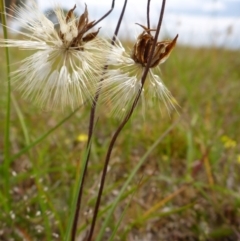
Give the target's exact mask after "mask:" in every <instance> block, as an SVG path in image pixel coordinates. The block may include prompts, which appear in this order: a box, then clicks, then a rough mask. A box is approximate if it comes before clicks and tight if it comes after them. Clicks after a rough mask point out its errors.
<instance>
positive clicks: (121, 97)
mask: <svg viewBox="0 0 240 241" xmlns="http://www.w3.org/2000/svg"><path fill="white" fill-rule="evenodd" d="M142 27H143V26H142ZM143 28H144V31H143V33H142V34H140V35H139V36H138V38H137V41H136V43H135V45H134V47H133V50H132V51H131V52H126V51H125V49H124V48H123V46H122V45H121V43H120V42H119V41H118V42H117V43H116V45H115V46H113V47H112V50H111V54H110V55H109V56H108V61H107V64H108V66H109V71H108V72H106V76H105V78H104V80H103V81H102V82H101V83H100V88H101V91H102V98H101V101H102V102H103V103H104V104H105V105H108V106H109V108H111V110H112V113H113V115H116V116H120V117H121V116H122V115H123V114H124V113H126V111H127V110H129V108H130V107H131V106H132V104H133V102H134V100H135V98H136V96H137V94H138V92H139V90H140V89H141V86H142V84H141V78H142V75H143V72H144V70H145V68H146V64H147V61H148V58H149V55H150V51H151V49H152V46H153V41H154V38H153V36H152V35H151V34H150V33H149V31H147V29H146V28H145V27H143ZM176 40H177V36H176V38H175V39H173V40H172V41H162V42H158V43H157V44H156V47H155V50H154V55H153V58H152V61H151V64H150V69H149V72H148V75H147V78H146V81H145V84H144V88H143V90H142V93H141V99H140V100H141V102H142V107H143V110H144V108H145V104H147V106H152V103H153V101H154V100H161V101H162V102H163V103H164V104H165V106H166V107H167V110H168V111H170V109H172V108H174V106H175V105H176V104H177V102H176V100H175V99H174V98H173V96H172V95H171V93H170V91H169V90H168V89H167V88H166V86H165V85H164V84H163V82H162V80H161V78H160V76H159V74H160V68H159V65H160V64H162V63H163V62H165V60H166V59H167V58H168V56H169V54H170V52H171V50H172V49H173V47H174V46H175V44H176Z"/></svg>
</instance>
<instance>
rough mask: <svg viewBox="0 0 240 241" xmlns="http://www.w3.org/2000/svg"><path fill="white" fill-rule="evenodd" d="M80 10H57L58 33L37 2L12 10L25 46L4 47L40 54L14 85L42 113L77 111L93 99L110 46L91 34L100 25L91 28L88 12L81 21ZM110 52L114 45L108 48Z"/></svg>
mask: <svg viewBox="0 0 240 241" xmlns="http://www.w3.org/2000/svg"><path fill="white" fill-rule="evenodd" d="M75 8H76V5H75V6H74V7H73V8H72V9H70V11H68V13H67V14H66V15H65V14H64V12H63V11H62V10H61V9H60V8H59V7H58V6H57V7H56V9H55V10H54V11H55V14H56V16H57V19H58V22H59V30H57V29H55V27H54V24H53V23H52V22H51V21H50V20H49V19H48V18H47V17H46V16H45V15H44V14H43V13H41V11H40V10H39V9H38V6H37V5H36V3H35V2H34V1H31V5H25V4H24V5H23V6H22V7H15V8H14V9H13V12H14V16H11V17H12V18H15V19H16V20H17V21H18V23H19V24H20V26H21V28H22V29H24V30H25V31H18V33H20V34H21V35H22V36H24V37H25V38H27V39H26V40H12V39H1V40H0V46H1V47H5V46H8V47H18V48H20V49H23V50H35V51H36V52H35V53H33V54H32V55H30V56H29V57H27V58H26V59H24V60H22V61H21V62H20V64H21V65H20V67H19V68H18V69H17V70H16V71H14V72H13V83H14V85H15V87H16V88H17V89H20V90H21V91H22V93H23V96H24V97H26V98H28V99H30V100H33V101H36V102H38V103H39V104H40V105H41V106H42V107H47V108H56V107H61V108H62V109H63V108H65V107H66V106H71V107H72V108H75V107H76V106H79V105H81V104H82V103H84V102H85V100H87V99H89V98H91V97H92V94H93V93H91V91H90V90H94V89H95V87H94V86H96V82H97V81H98V80H99V75H100V74H101V73H102V66H103V65H104V60H105V57H104V56H103V51H102V49H103V48H104V49H106V47H107V46H108V43H107V42H106V41H104V40H103V39H100V38H98V37H97V34H98V32H99V29H98V30H97V31H96V32H92V33H87V32H88V31H89V30H90V29H91V28H92V27H93V25H94V22H95V21H92V22H89V20H88V10H87V6H86V7H85V11H84V13H83V14H82V15H81V16H80V17H79V18H77V17H76V16H75V14H74V10H75ZM109 46H110V44H109Z"/></svg>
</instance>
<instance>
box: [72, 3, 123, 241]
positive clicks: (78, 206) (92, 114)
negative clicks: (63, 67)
mask: <svg viewBox="0 0 240 241" xmlns="http://www.w3.org/2000/svg"><path fill="white" fill-rule="evenodd" d="M114 2H115V1H113V3H112V8H111V10H110V11H109V12H108V14H109V13H110V12H111V11H112V9H113V7H114ZM126 5H127V0H125V2H124V6H123V9H122V12H121V15H120V18H119V20H118V24H117V26H116V29H115V32H114V36H113V38H112V42H111V44H112V45H114V44H115V40H116V36H117V35H118V32H119V29H120V26H121V22H122V19H123V15H124V12H125V9H126ZM108 14H106V15H104V16H105V17H106V16H107V15H108ZM103 18H104V17H103ZM103 18H101V20H102V19H103ZM98 22H99V21H97V23H98ZM94 25H95V24H94ZM107 68H108V66H107V65H105V66H104V70H103V71H104V72H105V71H106V70H107ZM102 80H103V79H101V80H100V82H101V81H102ZM100 91H101V86H100V87H99V88H98V90H97V92H96V94H95V96H94V100H93V102H92V107H91V112H90V119H89V128H88V141H87V148H88V150H89V151H88V154H87V160H86V164H85V166H84V170H83V177H82V180H81V184H80V189H79V192H78V197H77V204H76V211H75V216H74V222H73V227H72V236H71V240H72V241H74V240H75V236H76V232H77V223H78V216H79V212H80V209H81V201H82V195H83V187H84V181H85V177H86V175H87V169H88V163H89V158H90V153H91V144H90V143H91V140H92V136H93V129H94V123H95V113H96V105H97V102H98V99H99V95H100Z"/></svg>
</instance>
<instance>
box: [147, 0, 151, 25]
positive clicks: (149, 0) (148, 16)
mask: <svg viewBox="0 0 240 241" xmlns="http://www.w3.org/2000/svg"><path fill="white" fill-rule="evenodd" d="M150 2H151V0H148V3H147V27H148V29H150Z"/></svg>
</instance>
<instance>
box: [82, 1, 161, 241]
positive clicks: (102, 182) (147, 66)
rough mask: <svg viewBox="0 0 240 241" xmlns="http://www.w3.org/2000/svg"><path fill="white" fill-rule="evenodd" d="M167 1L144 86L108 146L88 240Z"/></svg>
mask: <svg viewBox="0 0 240 241" xmlns="http://www.w3.org/2000/svg"><path fill="white" fill-rule="evenodd" d="M165 3H166V0H163V1H162V7H161V12H160V16H159V21H158V26H157V30H156V34H155V38H154V43H153V48H152V49H151V53H150V55H149V59H148V62H147V65H146V68H145V70H144V72H143V75H142V79H141V83H142V86H141V88H140V90H139V92H138V94H137V96H136V98H135V100H134V102H133V105H132V107H131V109H130V111H129V112H128V114H127V115H126V116H125V118H124V119H123V121H122V123H121V124H120V125H119V127H118V128H117V130H116V132H115V133H114V135H113V137H112V139H111V142H110V144H109V147H108V151H107V155H106V159H105V163H104V168H103V173H102V177H101V182H100V188H99V192H98V196H97V201H96V204H95V209H94V213H93V219H92V222H91V227H90V232H89V236H88V239H87V241H91V239H92V235H93V232H94V228H95V223H96V220H97V214H98V210H99V206H100V202H101V197H102V192H103V188H104V183H105V179H106V174H107V168H108V164H109V161H110V157H111V153H112V150H113V147H114V144H115V142H116V140H117V138H118V136H119V134H120V133H121V131H122V129H123V127H124V126H125V125H126V123H127V122H128V120H129V119H130V118H131V116H132V114H133V111H134V109H135V107H136V105H137V103H138V100H139V98H140V96H141V92H142V89H143V86H144V83H145V80H146V77H147V74H148V71H149V68H150V64H151V60H152V57H153V53H154V50H155V46H156V43H157V39H158V35H159V33H160V29H161V25H162V20H163V15H164V9H165Z"/></svg>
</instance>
